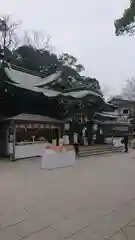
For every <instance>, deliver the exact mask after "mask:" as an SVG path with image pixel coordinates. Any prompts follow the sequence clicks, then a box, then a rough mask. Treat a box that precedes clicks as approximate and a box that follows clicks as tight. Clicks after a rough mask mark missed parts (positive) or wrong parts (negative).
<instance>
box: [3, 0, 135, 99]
mask: <svg viewBox="0 0 135 240" xmlns="http://www.w3.org/2000/svg"><path fill="white" fill-rule="evenodd" d="M34 2H35V3H34ZM128 3H129V1H128V0H102V1H101V0H95V1H94V0H38V1H32V0H27V1H26V0H4V1H2V0H1V1H0V5H1V7H0V14H2V15H3V14H11V15H12V16H13V18H14V19H15V20H22V23H23V24H22V27H23V29H26V30H39V31H42V32H43V33H44V32H45V33H48V34H49V35H51V36H52V43H53V46H54V47H55V51H56V52H57V53H61V52H68V53H70V54H72V55H74V56H75V57H77V58H78V62H79V63H81V64H83V65H84V67H85V68H86V72H85V74H86V75H87V76H90V77H96V78H97V79H98V80H99V81H100V84H101V86H102V87H105V88H106V89H108V91H110V92H113V93H114V94H118V93H119V92H120V90H121V89H122V86H123V85H124V81H125V80H126V79H127V78H130V77H132V76H135V64H134V59H135V51H134V49H135V37H128V36H124V37H116V36H115V34H114V20H115V19H116V18H118V17H119V16H121V14H122V12H123V10H124V9H125V8H126V7H127V6H128Z"/></svg>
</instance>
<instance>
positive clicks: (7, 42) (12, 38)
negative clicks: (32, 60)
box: [0, 15, 21, 48]
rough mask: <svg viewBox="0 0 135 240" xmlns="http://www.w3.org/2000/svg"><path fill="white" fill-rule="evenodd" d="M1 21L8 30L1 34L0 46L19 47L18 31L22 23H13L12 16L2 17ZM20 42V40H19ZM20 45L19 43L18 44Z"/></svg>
mask: <svg viewBox="0 0 135 240" xmlns="http://www.w3.org/2000/svg"><path fill="white" fill-rule="evenodd" d="M0 19H1V20H2V21H3V22H4V23H5V25H6V26H7V30H6V31H5V32H2V33H1V36H0V45H1V46H5V47H7V48H12V47H14V44H15V45H16V46H17V39H18V38H17V35H16V30H17V28H18V27H19V26H20V25H21V23H20V22H13V21H12V18H11V16H9V15H6V16H1V17H0ZM18 41H19V39H18ZM18 44H19V42H18Z"/></svg>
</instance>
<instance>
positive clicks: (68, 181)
mask: <svg viewBox="0 0 135 240" xmlns="http://www.w3.org/2000/svg"><path fill="white" fill-rule="evenodd" d="M134 156H135V151H132V152H131V153H129V154H122V153H121V154H115V155H112V156H111V155H110V156H109V155H107V156H98V157H90V158H83V159H81V160H78V161H77V164H76V166H75V167H70V168H65V169H57V170H51V171H47V170H41V169H40V160H39V159H31V160H21V161H18V162H16V163H10V162H8V161H0V240H22V239H25V240H44V239H45V240H61V239H69V240H87V239H88V240H103V239H110V240H127V239H129V240H133V239H135V158H134Z"/></svg>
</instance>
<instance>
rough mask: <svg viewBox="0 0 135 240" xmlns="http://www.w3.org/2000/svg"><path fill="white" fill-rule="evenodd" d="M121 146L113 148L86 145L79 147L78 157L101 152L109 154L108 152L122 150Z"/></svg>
mask: <svg viewBox="0 0 135 240" xmlns="http://www.w3.org/2000/svg"><path fill="white" fill-rule="evenodd" d="M122 151H123V147H116V148H113V147H112V146H108V147H98V146H97V148H93V146H87V148H86V147H84V148H83V147H81V148H79V156H80V157H86V156H92V155H101V154H109V153H118V152H122Z"/></svg>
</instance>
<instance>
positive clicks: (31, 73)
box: [9, 63, 42, 78]
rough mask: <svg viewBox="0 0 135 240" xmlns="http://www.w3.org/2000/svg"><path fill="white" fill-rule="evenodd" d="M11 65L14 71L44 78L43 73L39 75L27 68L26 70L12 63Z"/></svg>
mask: <svg viewBox="0 0 135 240" xmlns="http://www.w3.org/2000/svg"><path fill="white" fill-rule="evenodd" d="M9 64H10V66H11V68H12V69H14V70H17V71H20V72H24V73H28V74H30V75H33V76H37V77H40V78H42V74H41V73H38V72H36V71H33V70H29V69H27V68H24V67H21V66H18V65H15V64H12V63H9Z"/></svg>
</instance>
